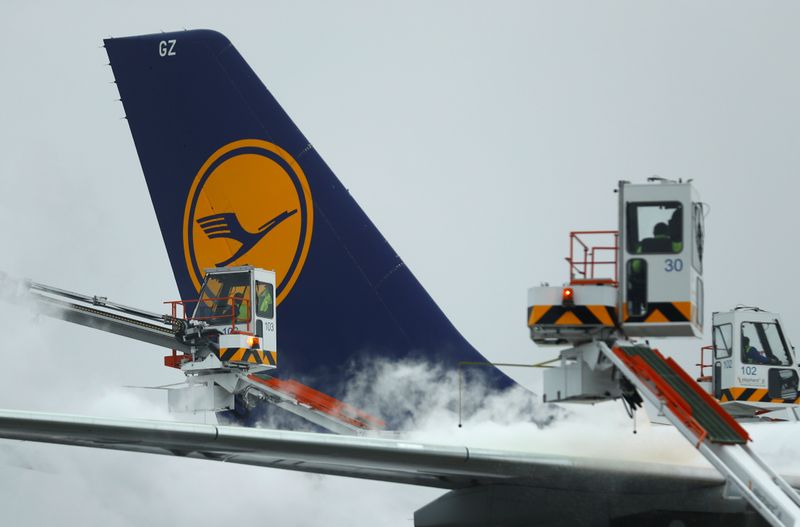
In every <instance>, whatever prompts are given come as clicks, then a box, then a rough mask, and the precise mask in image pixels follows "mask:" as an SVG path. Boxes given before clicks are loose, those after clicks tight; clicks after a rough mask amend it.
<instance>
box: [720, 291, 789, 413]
mask: <svg viewBox="0 0 800 527" xmlns="http://www.w3.org/2000/svg"><path fill="white" fill-rule="evenodd" d="M712 350H713V362H712V379H711V382H712V387H711V390H712V395H714V397H716V398H717V399H719V400H720V402H721V403H722V404H723V406H725V408H726V410H728V411H729V412H730V413H732V414H734V415H745V414H753V413H760V412H761V411H764V410H767V409H773V408H775V407H776V405H777V406H778V407H782V406H785V405H788V404H797V403H798V397H800V394H798V368H797V366H796V364H797V358H796V357H795V350H794V347H792V345H791V343H790V342H789V339H788V338H787V336H786V335H785V334H784V332H783V325H782V322H781V319H780V316H778V315H777V314H775V313H770V312H767V311H763V310H761V309H758V308H748V307H740V308H736V309H734V310H732V311H727V312H723V313H714V315H713V346H712Z"/></svg>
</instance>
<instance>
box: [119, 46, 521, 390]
mask: <svg viewBox="0 0 800 527" xmlns="http://www.w3.org/2000/svg"><path fill="white" fill-rule="evenodd" d="M105 47H106V50H107V52H108V56H109V58H110V61H111V67H112V69H113V72H114V76H115V79H116V83H117V85H118V88H119V93H120V96H121V98H122V103H123V106H124V108H125V113H126V116H127V119H128V122H129V125H130V128H131V133H132V135H133V139H134V142H135V144H136V150H137V152H138V155H139V160H140V162H141V165H142V169H143V171H144V175H145V178H146V180H147V186H148V189H149V191H150V196H151V199H152V201H153V206H154V207H155V211H156V214H157V216H158V222H159V226H160V228H161V234H162V236H163V238H164V243H165V244H166V247H167V251H168V253H169V258H170V262H171V265H172V269H173V272H174V273H175V279H176V281H177V284H178V289H179V291H180V294H181V296H182V297H183V298H184V299H191V298H196V297H197V295H198V287H199V285H200V283H201V282H202V273H203V269H204V268H208V267H214V266H227V265H244V264H248V265H254V266H257V267H262V268H265V269H274V270H275V271H276V274H277V279H278V288H277V295H276V296H277V304H278V306H279V310H278V312H279V317H278V321H279V322H278V324H279V327H278V335H279V336H278V339H279V346H280V359H279V363H278V365H279V369H278V370H277V371H278V373H279V374H280V375H281V376H286V375H293V376H300V377H306V378H318V379H320V378H325V379H334V378H336V375H339V374H340V372H342V371H343V369H344V367H345V366H346V365H347V364H348V363H349V362H350V361H351V360H354V359H356V358H358V357H360V356H365V355H366V356H370V357H373V358H374V357H383V358H387V359H401V358H405V357H409V356H419V357H422V358H425V359H426V360H430V361H433V362H438V363H442V364H444V365H445V366H447V367H449V366H452V367H453V368H455V367H457V363H458V362H459V361H485V359H484V358H483V357H482V356H481V355H480V354H479V353H478V352H477V351H476V350H475V349H474V348H473V347H472V346H471V345H470V344H469V343H468V342H467V341H466V340H465V339H464V338H463V337H462V336H461V335H460V333H459V332H458V331H457V330H456V329H455V327H453V325H452V324H451V323H450V321H449V320H448V319H447V318H446V317H445V315H444V314H443V313H442V311H441V310H440V309H439V308H438V307H437V305H436V304H435V303H434V301H433V300H432V299H431V297H430V296H429V295H428V293H427V292H426V291H425V289H424V288H423V287H422V286H421V285H420V283H419V282H418V281H417V280H416V278H414V276H413V275H412V274H411V271H409V270H408V268H407V267H406V266H405V264H404V263H403V261H402V260H401V259H400V257H399V256H398V255H397V254H396V253H395V252H394V250H393V249H392V247H391V246H390V245H389V244H388V243H387V241H386V240H385V239H384V238H383V236H382V235H381V233H380V232H379V231H378V229H377V228H376V227H375V225H373V223H372V222H371V221H370V220H369V218H368V217H367V215H366V214H365V213H364V212H363V211H362V210H361V208H360V207H359V206H358V205H357V204H356V202H355V200H353V198H352V197H351V196H350V194H349V193H348V191H347V190H346V189H345V188H344V187H343V186H342V184H341V182H340V181H339V180H338V179H337V178H336V176H335V175H334V174H333V172H332V171H331V170H330V168H328V166H327V165H326V164H325V162H324V161H323V160H322V158H321V157H320V156H319V154H318V153H317V151H316V150H315V149H314V147H313V146H312V145H311V144H310V143H309V142H308V140H307V139H306V138H305V137H304V136H303V134H302V133H301V132H300V130H299V129H298V128H297V127H296V126H295V124H294V123H293V122H292V120H291V119H290V118H289V117H288V115H287V114H286V113H285V112H284V111H283V109H282V108H281V107H280V105H279V104H278V103H277V101H276V100H275V99H274V98H273V96H272V95H271V94H270V92H269V91H268V90H267V88H266V87H265V86H264V85H263V84H262V83H261V81H260V80H259V79H258V77H257V76H256V74H255V73H254V72H253V70H252V69H251V68H250V67H249V66H248V65H247V63H246V62H245V61H244V59H243V58H242V57H241V55H240V54H239V53H238V52H237V51H236V49H235V48H234V47H233V45H232V44H231V43H230V42H229V41H228V39H227V38H226V37H224V36H223V35H221V34H219V33H216V32H213V31H208V30H195V31H182V32H176V33H161V34H154V35H144V36H135V37H126V38H112V39H107V40H106V41H105ZM495 380H496V381H497V384H498V385H500V386H508V385H510V384H511V381H510V380H509V379H508V378H507V377H505V376H504V375H502V374H501V373H499V370H497V371H496V372H495ZM316 387H318V388H321V389H323V390H324V389H325V387H324V386H322V387H321V386H319V385H317V386H316Z"/></svg>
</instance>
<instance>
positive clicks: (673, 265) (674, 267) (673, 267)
mask: <svg viewBox="0 0 800 527" xmlns="http://www.w3.org/2000/svg"><path fill="white" fill-rule="evenodd" d="M664 270H665V271H666V272H668V273H671V272H672V271H675V272H676V273H680V272H681V271H683V260H681V259H680V258H675V259H674V260H673V259H672V258H667V259H666V260H664Z"/></svg>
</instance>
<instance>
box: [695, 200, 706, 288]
mask: <svg viewBox="0 0 800 527" xmlns="http://www.w3.org/2000/svg"><path fill="white" fill-rule="evenodd" d="M703 213H704V211H703V204H702V203H695V204H694V205H693V206H692V236H694V251H692V265H693V266H694V268H695V270H696V271H697V272H698V273H700V274H703V242H704V241H705V227H704V226H703Z"/></svg>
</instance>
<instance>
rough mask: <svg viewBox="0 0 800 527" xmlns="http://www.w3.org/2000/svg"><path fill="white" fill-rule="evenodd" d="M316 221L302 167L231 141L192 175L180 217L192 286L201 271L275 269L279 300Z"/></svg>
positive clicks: (269, 147) (276, 153) (263, 147)
mask: <svg viewBox="0 0 800 527" xmlns="http://www.w3.org/2000/svg"><path fill="white" fill-rule="evenodd" d="M313 224H314V217H313V204H312V201H311V191H310V189H309V186H308V181H307V180H306V177H305V174H303V171H302V170H301V168H300V165H298V164H297V161H295V160H294V159H293V158H292V157H291V156H290V155H289V154H288V153H287V152H286V151H285V150H283V149H282V148H280V147H278V146H276V145H274V144H272V143H269V142H267V141H262V140H259V139H245V140H241V141H235V142H233V143H230V144H227V145H225V146H223V147H222V148H220V149H219V150H217V151H216V152H214V153H213V154H212V155H211V157H209V158H208V160H207V161H206V162H205V164H203V166H202V167H201V168H200V170H199V171H198V172H197V175H196V176H195V178H194V182H193V183H192V187H191V189H190V191H189V197H188V199H187V202H186V209H185V211H184V218H183V245H184V254H185V257H186V266H187V268H188V271H189V276H190V277H191V278H192V282H193V283H194V285H195V288H197V289H198V290H199V289H200V285H201V283H202V280H203V270H204V269H206V268H209V267H225V266H228V265H245V264H248V265H253V266H256V267H262V268H264V269H274V270H275V273H276V277H277V279H278V288H277V292H276V293H277V294H276V297H277V298H276V300H277V303H280V302H281V301H282V300H283V299H284V298H285V297H286V295H288V294H289V292H290V291H291V289H292V286H294V284H295V282H296V281H297V277H298V276H299V275H300V271H301V270H302V269H303V265H304V264H305V260H306V255H307V254H308V247H309V245H310V244H311V231H312V227H313Z"/></svg>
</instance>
